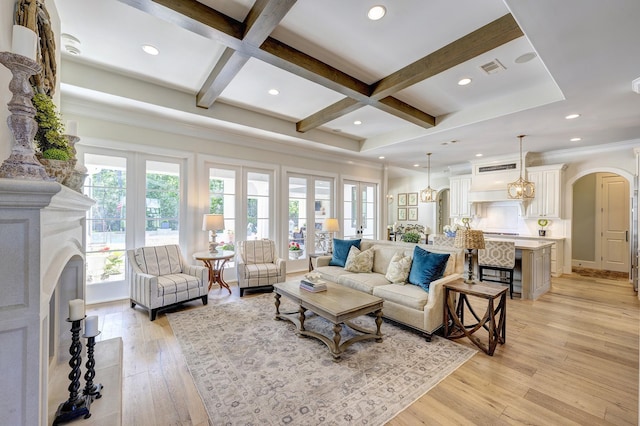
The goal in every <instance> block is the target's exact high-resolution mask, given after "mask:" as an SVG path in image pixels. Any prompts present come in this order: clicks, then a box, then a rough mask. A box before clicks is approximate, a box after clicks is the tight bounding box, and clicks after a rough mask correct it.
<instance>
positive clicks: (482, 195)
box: [468, 187, 522, 203]
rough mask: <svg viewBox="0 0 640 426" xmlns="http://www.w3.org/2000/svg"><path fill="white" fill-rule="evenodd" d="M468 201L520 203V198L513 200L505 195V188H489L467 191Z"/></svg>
mask: <svg viewBox="0 0 640 426" xmlns="http://www.w3.org/2000/svg"><path fill="white" fill-rule="evenodd" d="M468 200H469V202H470V203H496V202H503V201H504V202H511V203H521V202H522V200H514V199H511V198H509V197H508V196H507V188H506V187H505V188H502V189H489V190H474V189H473V188H472V189H471V190H470V191H469V198H468Z"/></svg>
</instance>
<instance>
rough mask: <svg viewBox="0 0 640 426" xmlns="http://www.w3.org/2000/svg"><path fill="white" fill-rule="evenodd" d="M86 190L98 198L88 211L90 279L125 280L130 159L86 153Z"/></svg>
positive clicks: (88, 273)
mask: <svg viewBox="0 0 640 426" xmlns="http://www.w3.org/2000/svg"><path fill="white" fill-rule="evenodd" d="M84 164H85V166H86V167H87V170H88V174H89V176H88V177H87V179H86V180H85V185H84V193H85V194H86V195H87V196H88V197H90V198H92V199H93V200H95V201H96V204H95V205H94V206H93V207H92V208H91V210H89V212H88V213H87V282H88V283H89V284H91V283H98V282H105V281H121V280H124V272H125V268H124V258H125V257H124V253H125V229H126V220H125V213H126V189H127V185H126V177H127V173H126V170H127V167H126V166H127V160H126V159H125V158H121V157H110V156H104V155H94V154H85V156H84Z"/></svg>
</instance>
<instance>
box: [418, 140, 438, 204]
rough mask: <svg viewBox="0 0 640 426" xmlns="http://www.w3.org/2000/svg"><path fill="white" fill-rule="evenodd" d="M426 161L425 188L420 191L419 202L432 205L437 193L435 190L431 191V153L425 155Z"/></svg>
mask: <svg viewBox="0 0 640 426" xmlns="http://www.w3.org/2000/svg"><path fill="white" fill-rule="evenodd" d="M427 159H428V160H429V162H428V164H427V187H426V188H425V189H423V190H422V191H420V201H421V202H423V203H433V202H434V201H436V194H437V191H436V190H435V189H431V153H430V152H428V153H427Z"/></svg>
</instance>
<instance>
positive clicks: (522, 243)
mask: <svg viewBox="0 0 640 426" xmlns="http://www.w3.org/2000/svg"><path fill="white" fill-rule="evenodd" d="M506 237H507V236H506V235H505V236H504V238H493V237H489V238H485V239H484V240H485V241H513V242H515V243H516V249H520V250H537V249H540V248H544V247H551V246H552V245H553V244H554V241H544V240H542V241H541V239H539V238H538V239H535V240H532V239H524V238H520V236H518V237H516V238H514V237H511V238H506Z"/></svg>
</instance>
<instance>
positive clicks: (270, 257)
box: [236, 239, 287, 297]
mask: <svg viewBox="0 0 640 426" xmlns="http://www.w3.org/2000/svg"><path fill="white" fill-rule="evenodd" d="M236 270H237V273H238V274H237V275H238V287H239V288H240V297H242V296H243V295H244V291H245V290H246V289H248V288H250V289H273V284H276V283H281V282H284V281H285V280H286V278H287V262H285V260H284V259H282V258H279V257H278V256H277V254H276V245H275V243H274V242H273V241H271V240H266V239H264V240H249V241H240V244H239V245H238V253H237V259H236Z"/></svg>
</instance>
